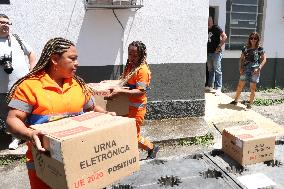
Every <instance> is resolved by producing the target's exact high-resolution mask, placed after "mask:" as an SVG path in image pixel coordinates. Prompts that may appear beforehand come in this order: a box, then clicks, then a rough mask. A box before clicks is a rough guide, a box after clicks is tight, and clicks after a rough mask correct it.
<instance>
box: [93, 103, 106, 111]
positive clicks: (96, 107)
mask: <svg viewBox="0 0 284 189" xmlns="http://www.w3.org/2000/svg"><path fill="white" fill-rule="evenodd" d="M94 111H95V112H100V113H106V112H107V111H106V110H105V109H103V108H102V107H101V106H98V105H95V107H94Z"/></svg>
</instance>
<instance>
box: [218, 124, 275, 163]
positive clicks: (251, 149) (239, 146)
mask: <svg viewBox="0 0 284 189" xmlns="http://www.w3.org/2000/svg"><path fill="white" fill-rule="evenodd" d="M274 148H275V136H273V135H272V134H270V133H269V132H267V130H264V129H262V128H259V127H258V126H257V125H255V124H249V125H243V126H235V127H229V128H225V129H224V130H223V134H222V150H223V151H224V152H225V153H226V154H228V155H229V156H230V157H231V158H232V159H234V160H236V161H237V162H238V163H240V164H241V165H249V164H255V163H259V162H263V161H268V160H273V158H274Z"/></svg>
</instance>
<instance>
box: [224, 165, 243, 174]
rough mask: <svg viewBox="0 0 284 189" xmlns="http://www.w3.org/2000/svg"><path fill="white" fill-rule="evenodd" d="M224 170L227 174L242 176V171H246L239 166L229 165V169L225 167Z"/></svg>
mask: <svg viewBox="0 0 284 189" xmlns="http://www.w3.org/2000/svg"><path fill="white" fill-rule="evenodd" d="M226 170H227V171H228V173H233V174H242V173H243V172H244V171H247V170H248V169H247V168H244V167H243V166H241V165H230V166H229V167H226Z"/></svg>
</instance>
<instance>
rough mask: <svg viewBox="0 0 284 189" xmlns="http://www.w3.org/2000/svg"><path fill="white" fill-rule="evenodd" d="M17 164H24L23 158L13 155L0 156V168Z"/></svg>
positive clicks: (24, 159)
mask: <svg viewBox="0 0 284 189" xmlns="http://www.w3.org/2000/svg"><path fill="white" fill-rule="evenodd" d="M17 162H19V163H20V164H24V163H25V162H26V158H25V156H15V155H6V156H0V166H6V165H11V164H13V163H17Z"/></svg>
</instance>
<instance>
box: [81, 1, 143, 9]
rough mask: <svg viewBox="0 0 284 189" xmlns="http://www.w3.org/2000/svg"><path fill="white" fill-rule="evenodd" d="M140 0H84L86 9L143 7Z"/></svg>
mask: <svg viewBox="0 0 284 189" xmlns="http://www.w3.org/2000/svg"><path fill="white" fill-rule="evenodd" d="M142 2H143V1H142V0H86V1H85V7H86V9H94V8H111V9H127V8H141V7H143V3H142Z"/></svg>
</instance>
